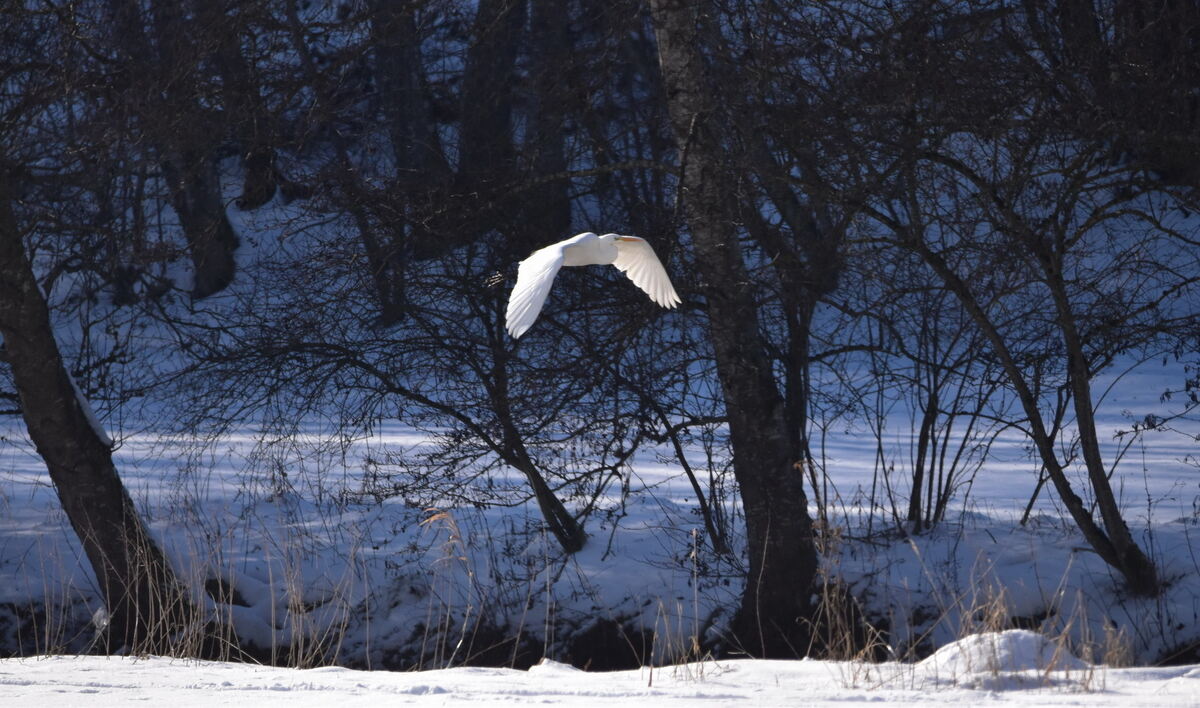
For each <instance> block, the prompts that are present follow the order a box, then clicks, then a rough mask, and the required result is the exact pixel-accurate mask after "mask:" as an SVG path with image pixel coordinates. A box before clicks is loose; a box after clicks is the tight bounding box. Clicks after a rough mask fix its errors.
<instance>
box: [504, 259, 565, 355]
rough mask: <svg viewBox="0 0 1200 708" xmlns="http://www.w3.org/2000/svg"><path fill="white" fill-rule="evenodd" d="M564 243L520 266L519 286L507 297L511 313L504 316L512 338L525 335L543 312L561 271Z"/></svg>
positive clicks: (518, 272)
mask: <svg viewBox="0 0 1200 708" xmlns="http://www.w3.org/2000/svg"><path fill="white" fill-rule="evenodd" d="M565 243H566V242H560V243H556V244H553V245H550V246H546V247H545V248H542V249H539V250H537V251H534V252H533V254H532V255H531V256H529V257H528V258H526V259H525V260H523V261H521V264H520V265H519V266H518V267H517V284H516V285H514V286H513V289H512V294H510V295H509V296H508V312H507V313H506V314H505V317H504V320H505V327H506V328H507V329H508V333H509V335H511V336H512V337H513V339H516V338H517V337H520V336H521V335H522V334H525V332H526V331H527V330H528V329H529V328H530V327H532V326H533V321H534V320H536V319H537V316H538V313H539V312H541V311H542V305H543V304H545V302H546V296H547V295H549V294H550V286H552V285H554V276H556V275H558V270H559V268H562V264H563V249H564V247H565V246H564V244H565Z"/></svg>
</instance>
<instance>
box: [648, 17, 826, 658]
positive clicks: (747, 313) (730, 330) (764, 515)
mask: <svg viewBox="0 0 1200 708" xmlns="http://www.w3.org/2000/svg"><path fill="white" fill-rule="evenodd" d="M706 7H707V6H706V4H705V3H696V2H694V1H691V0H651V3H650V8H651V14H652V17H653V21H654V26H655V32H656V36H657V40H658V47H659V58H660V62H661V66H662V75H663V82H664V85H665V87H666V96H667V101H668V109H669V112H670V117H671V123H672V126H673V128H674V131H675V136H676V141H677V145H678V150H679V152H680V154H681V156H682V158H681V159H682V160H683V163H684V170H683V175H682V184H681V185H680V189H681V190H682V191H683V193H684V197H683V198H684V208H685V212H686V215H687V219H688V224H689V226H690V231H691V235H692V239H693V243H694V247H695V251H696V268H697V271H698V273H697V275H698V276H699V277H700V279H701V280H702V292H703V294H704V297H705V300H706V304H707V308H708V316H709V330H710V335H711V338H712V344H713V349H714V353H715V356H716V363H717V372H718V377H719V379H720V382H721V389H722V392H723V394H724V399H725V408H726V414H727V416H728V420H729V432H730V438H731V443H732V447H733V468H734V474H735V476H736V478H737V482H738V486H739V489H740V492H741V497H742V502H743V505H744V509H745V515H746V531H747V541H748V545H749V556H750V566H749V577H748V578H747V583H746V590H745V594H744V595H743V597H742V601H741V606H740V607H739V609H738V613H737V616H736V617H735V619H734V623H733V630H734V632H735V634H736V636H737V639H738V641H739V642H740V643H741V645H742V647H743V648H744V649H745V650H746V651H747V652H748V653H750V654H752V655H754V656H766V657H783V656H798V655H802V654H804V653H805V652H806V651H807V650H808V648H809V638H810V634H809V631H808V629H807V622H806V620H807V619H808V617H809V614H810V611H811V608H810V593H811V588H812V583H813V578H814V577H815V574H816V569H817V552H816V547H815V545H814V543H813V535H812V520H811V519H810V517H809V514H808V501H807V498H806V497H805V494H804V489H803V477H802V473H801V465H800V464H799V463H801V460H799V459H796V458H795V456H794V455H793V453H792V450H791V446H790V445H789V433H788V429H787V423H786V420H785V415H784V407H785V402H784V400H783V397H782V396H781V395H780V393H779V389H778V387H777V386H776V383H775V378H774V375H773V372H772V367H771V362H770V359H769V358H768V357H767V355H766V346H765V342H764V341H763V339H762V335H761V332H760V329H759V320H758V315H757V311H756V307H755V302H754V293H753V291H752V285H751V283H750V281H749V277H748V275H747V273H746V269H745V264H744V263H743V260H742V252H741V247H740V245H739V242H738V234H737V231H736V228H735V226H734V223H733V220H732V219H731V218H730V215H731V213H732V211H731V209H730V205H729V201H728V195H729V192H730V189H731V184H732V182H733V180H732V179H731V176H730V173H729V171H728V170H727V169H726V168H725V165H724V147H723V143H724V141H723V140H722V136H721V126H720V125H719V124H718V120H717V117H716V116H717V112H716V111H715V105H714V96H713V92H712V91H711V88H710V87H709V86H708V85H707V81H706V78H705V70H704V57H703V55H702V54H701V51H700V36H699V32H698V29H697V26H698V23H699V22H700V19H701V18H700V17H699V14H698V13H700V12H704V8H706Z"/></svg>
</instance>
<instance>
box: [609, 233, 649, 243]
mask: <svg viewBox="0 0 1200 708" xmlns="http://www.w3.org/2000/svg"><path fill="white" fill-rule="evenodd" d="M600 238H602V239H604V240H606V241H626V242H630V241H641V240H643V239H640V238H638V237H637V236H624V235H622V234H604V235H603V236H601V237H600Z"/></svg>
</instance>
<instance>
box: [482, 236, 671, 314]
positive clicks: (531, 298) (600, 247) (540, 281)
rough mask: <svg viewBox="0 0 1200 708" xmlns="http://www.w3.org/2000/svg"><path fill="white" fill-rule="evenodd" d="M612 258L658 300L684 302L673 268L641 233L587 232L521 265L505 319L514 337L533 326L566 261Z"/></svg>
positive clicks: (601, 262) (578, 262)
mask: <svg viewBox="0 0 1200 708" xmlns="http://www.w3.org/2000/svg"><path fill="white" fill-rule="evenodd" d="M609 263H611V264H612V265H614V266H616V267H617V268H618V269H619V270H620V271H621V272H623V273H625V274H626V275H627V276H629V279H630V280H632V281H633V284H634V285H636V286H638V287H639V288H641V289H642V290H644V291H645V292H646V294H647V295H649V296H650V299H651V300H653V301H654V302H656V303H658V304H659V305H662V306H663V307H666V308H672V307H675V306H676V305H678V304H679V303H680V299H679V295H678V294H676V293H675V288H674V286H672V285H671V279H670V278H669V277H667V271H666V269H665V268H663V265H662V263H661V262H659V260H658V256H656V255H654V249H653V248H651V247H650V244H649V243H647V242H646V241H645V240H644V239H640V238H637V237H636V236H619V235H617V234H604V235H603V236H597V235H596V234H594V233H591V232H586V233H582V234H579V235H577V236H573V237H571V238H569V239H567V240H565V241H560V242H558V243H556V244H552V245H550V246H546V247H545V248H542V249H539V250H537V251H534V252H533V254H532V255H530V256H529V257H528V258H526V259H525V260H523V261H521V264H520V266H519V267H518V268H517V284H516V285H515V286H514V287H513V289H512V294H511V295H510V296H509V299H508V312H507V313H506V315H505V324H506V328H507V329H508V333H509V334H510V335H512V337H513V338H516V337H520V336H521V335H522V334H525V332H526V331H528V330H529V328H530V327H532V326H533V323H534V320H536V319H537V316H538V313H540V312H541V311H542V305H544V304H545V302H546V297H547V296H548V295H549V294H550V287H551V286H552V285H553V284H554V276H556V275H558V271H559V269H560V268H562V267H563V266H564V265H567V266H582V265H606V264H609Z"/></svg>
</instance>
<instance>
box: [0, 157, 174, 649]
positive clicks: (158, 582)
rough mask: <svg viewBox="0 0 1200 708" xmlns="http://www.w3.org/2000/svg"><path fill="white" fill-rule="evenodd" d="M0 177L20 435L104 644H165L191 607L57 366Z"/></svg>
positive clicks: (8, 342)
mask: <svg viewBox="0 0 1200 708" xmlns="http://www.w3.org/2000/svg"><path fill="white" fill-rule="evenodd" d="M12 193H13V190H12V189H11V184H10V183H9V182H7V181H6V178H5V177H4V176H0V335H2V336H3V340H4V348H5V350H6V358H7V361H8V363H9V365H10V366H11V368H12V376H13V380H14V382H15V384H16V389H17V393H18V395H19V397H20V403H21V411H22V413H23V415H24V418H25V424H26V426H27V427H28V429H29V436H30V438H31V439H32V440H33V442H34V444H35V445H36V446H37V450H38V453H39V454H40V455H41V456H42V459H43V460H45V462H46V468H47V470H48V471H49V473H50V480H51V481H52V482H53V483H54V488H55V490H56V491H57V492H58V496H59V499H60V500H61V501H62V505H63V509H64V510H65V511H66V514H67V518H68V519H69V520H70V522H71V527H72V528H73V529H74V530H75V533H76V534H77V535H78V536H79V540H80V543H81V544H82V545H83V550H84V552H85V553H86V554H87V558H88V560H89V561H90V562H91V565H92V569H93V570H94V571H95V574H96V581H97V583H98V585H99V589H100V593H101V595H102V596H103V600H104V604H105V606H106V609H107V612H108V620H107V626H105V627H104V629H105V630H106V634H107V639H108V644H107V646H108V648H109V649H110V650H117V649H119V648H121V647H125V648H127V649H129V650H132V651H150V652H157V653H164V652H167V651H171V650H173V649H174V647H176V646H178V644H173V640H175V639H177V638H178V637H177V635H178V634H179V632H180V631H181V630H183V629H185V628H186V627H187V626H188V623H189V622H190V621H191V620H193V619H195V617H196V613H195V611H194V609H193V607H192V606H191V603H190V601H189V600H188V598H187V595H186V593H185V592H184V590H183V588H182V587H181V586H180V584H179V582H178V581H177V580H176V578H175V574H174V572H173V571H172V570H171V567H170V565H168V563H167V561H166V559H165V558H164V557H163V554H162V552H161V551H160V550H159V548H158V546H157V545H155V543H154V541H153V540H152V539H151V537H150V535H149V533H148V532H147V530H146V528H145V526H143V524H142V522H141V519H140V518H139V517H138V514H137V510H136V509H135V508H134V505H133V502H132V501H131V500H130V498H129V494H128V493H127V492H126V491H125V487H124V486H123V485H122V484H121V479H120V477H119V476H118V475H117V470H116V467H114V465H113V461H112V454H111V451H110V448H109V446H110V442H109V441H108V440H107V438H106V437H105V436H104V433H103V431H102V430H101V429H100V427H99V425H98V423H96V422H95V419H94V417H93V416H92V414H91V412H90V409H89V408H88V406H87V403H86V402H85V401H84V400H83V398H82V394H80V393H79V392H78V391H77V389H76V388H75V384H74V382H73V381H72V380H71V378H70V375H69V374H68V373H67V370H66V368H65V367H64V365H63V361H62V357H61V355H60V354H59V351H58V345H57V343H56V342H55V339H54V334H53V331H52V329H51V325H50V317H49V312H48V309H47V305H46V301H45V297H44V296H43V295H42V291H41V289H40V288H39V287H38V284H37V282H36V280H35V278H34V274H33V269H32V267H31V266H30V263H29V259H28V257H27V256H26V254H25V249H24V245H23V243H22V239H21V233H20V231H19V229H18V226H17V222H16V218H15V216H14V214H13V211H12V203H11V195H12Z"/></svg>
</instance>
